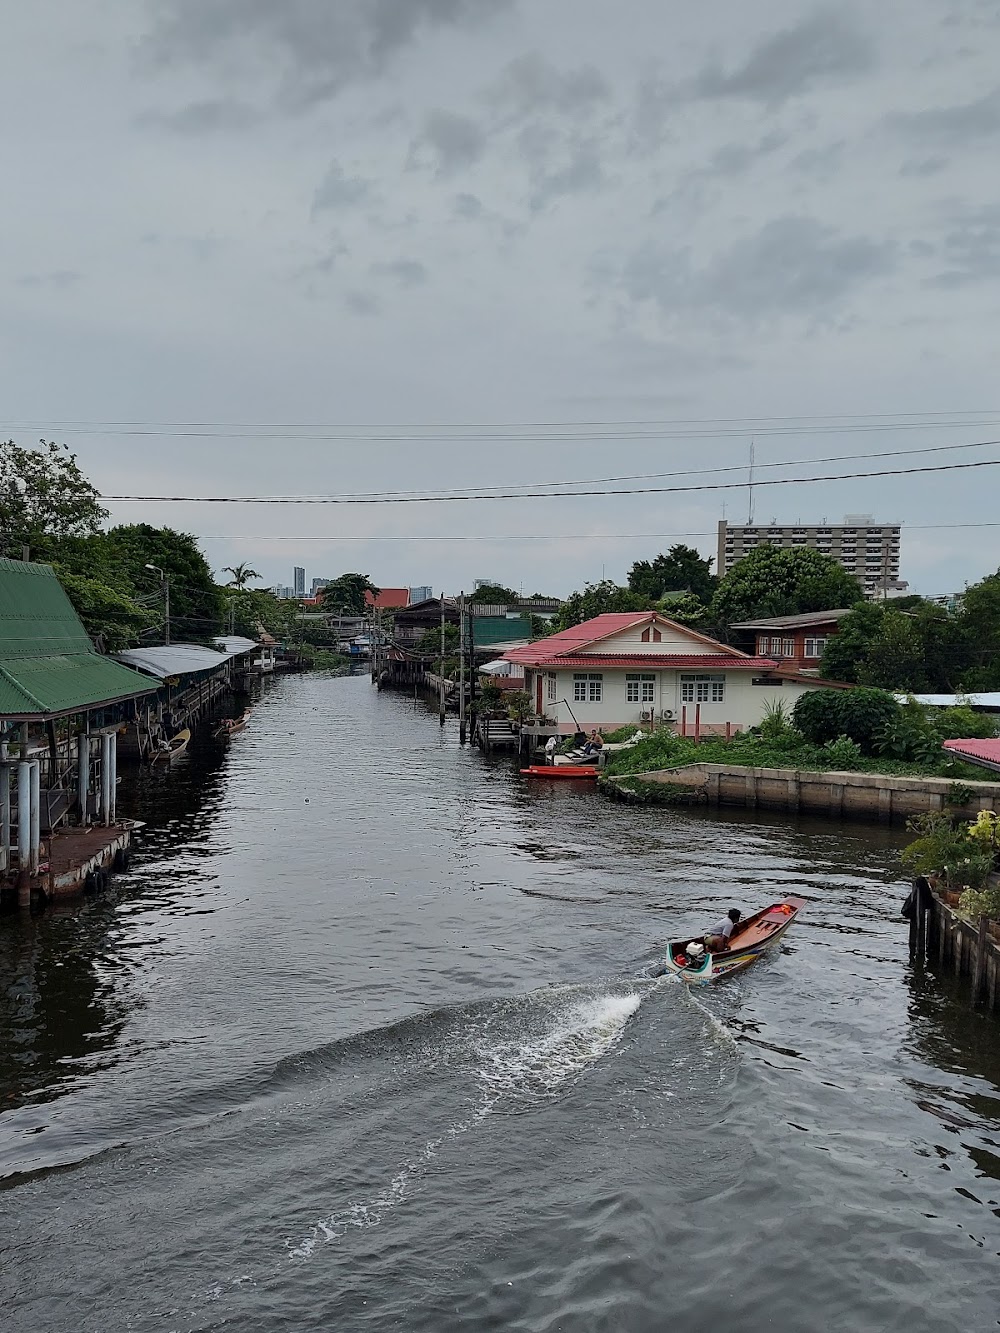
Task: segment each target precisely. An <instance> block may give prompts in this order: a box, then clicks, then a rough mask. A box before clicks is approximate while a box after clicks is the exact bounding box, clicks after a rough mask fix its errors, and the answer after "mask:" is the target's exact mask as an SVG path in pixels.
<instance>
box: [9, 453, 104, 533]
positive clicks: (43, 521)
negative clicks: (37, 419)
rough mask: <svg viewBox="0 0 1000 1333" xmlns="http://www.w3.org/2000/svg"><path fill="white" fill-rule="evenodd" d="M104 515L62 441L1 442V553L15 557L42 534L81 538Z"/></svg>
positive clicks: (95, 527)
mask: <svg viewBox="0 0 1000 1333" xmlns="http://www.w3.org/2000/svg"><path fill="white" fill-rule="evenodd" d="M107 516H108V512H107V510H106V509H103V508H102V507H101V503H100V495H99V493H98V491H97V489H96V487H95V486H93V485H92V483H91V482H89V481H88V480H87V478H86V477H85V476H84V474H83V473H82V472H81V470H80V468H79V467H78V466H77V461H76V455H75V454H71V453H70V452H69V450H68V449H67V448H66V447H65V446H64V445H59V444H53V443H46V442H45V440H41V441H40V442H39V447H38V448H37V449H24V448H22V447H21V446H20V445H17V444H15V443H14V441H13V440H7V441H4V442H0V555H8V556H14V557H17V556H20V554H21V551H22V548H23V547H25V546H27V547H28V548H29V551H30V550H32V549H33V548H34V547H35V546H37V545H38V544H39V543H40V542H42V541H43V540H44V539H45V538H47V537H48V538H54V537H86V536H89V535H90V534H92V533H96V532H98V531H99V530H100V526H101V523H102V522H103V521H104V519H106V518H107Z"/></svg>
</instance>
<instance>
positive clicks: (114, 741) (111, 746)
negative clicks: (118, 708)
mask: <svg viewBox="0 0 1000 1333" xmlns="http://www.w3.org/2000/svg"><path fill="white" fill-rule="evenodd" d="M108 758H109V759H110V761H111V781H110V783H109V787H110V793H111V794H110V797H109V799H108V823H109V824H114V823H115V822H116V819H117V804H118V733H117V731H113V732H112V733H111V735H110V736H109V737H108Z"/></svg>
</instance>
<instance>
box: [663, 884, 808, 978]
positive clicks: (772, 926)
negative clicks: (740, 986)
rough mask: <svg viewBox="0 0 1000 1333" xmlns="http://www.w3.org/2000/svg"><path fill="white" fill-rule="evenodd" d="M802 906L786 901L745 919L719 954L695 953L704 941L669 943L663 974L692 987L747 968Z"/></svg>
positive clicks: (796, 901) (792, 899) (801, 902)
mask: <svg viewBox="0 0 1000 1333" xmlns="http://www.w3.org/2000/svg"><path fill="white" fill-rule="evenodd" d="M805 905H806V899H805V898H795V897H788V898H785V899H783V900H782V901H781V902H780V903H772V904H771V906H770V907H765V908H763V909H762V910H761V911H759V912H754V914H753V915H752V916H748V917H745V918H744V919H743V920H742V921H741V922H740V923H739V924H738V925H737V926H736V927H735V929H734V930H733V933H732V935H731V936H730V938H729V948H728V949H726V950H725V952H723V953H709V952H708V950H707V949H703V951H702V952H700V953H699V952H698V946H701V945H703V938H704V937H700V936H695V937H693V938H688V939H683V940H671V942H670V944H669V945H668V946H667V956H666V958H665V959H664V960H663V971H664V972H673V973H674V974H675V975H676V976H679V977H682V978H683V979H684V980H685V981H688V982H690V983H691V984H692V985H703V984H705V983H706V982H709V981H717V980H718V979H719V978H720V977H728V976H729V975H730V974H731V973H733V972H738V971H740V970H741V969H742V968H744V967H749V965H750V964H751V963H753V962H755V961H756V960H757V959H758V958H759V957H760V956H761V954H762V953H763V952H764V951H765V949H769V948H770V947H771V945H772V944H774V942H775V941H776V940H778V939H780V938H781V936H782V935H784V933H785V931H786V930H787V929H788V927H789V926H790V925H791V924H792V922H793V921H794V920H795V918H796V917H797V916H798V914H799V911H800V910H801V909H802V908H803V907H805ZM688 945H693V946H695V948H694V951H693V953H689V952H688ZM661 975H662V974H661Z"/></svg>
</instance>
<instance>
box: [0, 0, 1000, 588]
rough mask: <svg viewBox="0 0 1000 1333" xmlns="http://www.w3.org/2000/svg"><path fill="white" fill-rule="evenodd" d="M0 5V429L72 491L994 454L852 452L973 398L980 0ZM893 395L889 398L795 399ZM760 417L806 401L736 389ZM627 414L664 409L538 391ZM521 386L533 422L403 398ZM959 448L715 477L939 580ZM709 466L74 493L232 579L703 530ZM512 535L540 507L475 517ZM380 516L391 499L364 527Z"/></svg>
mask: <svg viewBox="0 0 1000 1333" xmlns="http://www.w3.org/2000/svg"><path fill="white" fill-rule="evenodd" d="M2 11H3V34H4V38H3V41H4V52H5V60H4V80H3V83H2V85H0V107H2V113H3V118H4V123H5V125H6V126H7V127H8V132H7V134H5V135H4V137H3V144H2V147H0V163H2V177H0V179H2V181H3V185H4V191H3V193H4V219H3V228H4V244H3V246H2V247H0V290H2V292H3V296H4V303H3V304H4V315H5V318H4V319H3V320H2V322H0V401H2V403H3V404H4V408H5V412H6V415H7V422H6V423H0V429H4V430H5V431H6V433H8V434H10V435H13V436H14V437H15V438H16V439H18V440H19V441H20V442H22V443H30V442H32V441H33V440H34V439H36V438H38V437H39V436H40V435H43V434H44V435H45V436H46V437H50V438H55V439H61V440H65V441H66V442H67V443H69V444H70V445H71V446H72V447H73V448H74V449H76V450H77V452H78V454H79V456H80V461H81V463H82V465H83V467H84V468H85V470H86V471H87V472H88V473H89V474H90V476H91V477H92V478H93V479H94V480H95V482H96V483H97V484H98V485H99V486H100V488H101V490H102V491H103V492H105V493H107V494H139V495H147V494H180V495H199V494H200V495H230V494H232V495H289V494H302V493H307V492H317V493H323V494H332V493H342V492H345V491H352V492H371V491H377V490H407V489H413V488H416V487H431V488H437V489H443V488H461V487H465V486H500V485H507V484H509V485H511V486H519V485H523V484H524V483H546V482H556V481H560V480H566V479H585V478H603V477H611V476H621V475H624V474H644V473H645V474H650V473H662V472H669V471H677V470H686V469H696V468H722V467H726V466H730V465H733V464H737V463H740V464H742V463H744V462H745V460H746V459H747V455H748V448H749V444H750V439H751V437H752V436H754V437H755V439H756V456H757V459H758V462H759V463H761V464H766V463H768V462H775V461H780V460H787V459H793V460H801V459H806V460H808V459H822V458H830V457H837V456H839V455H846V454H858V455H862V457H861V458H859V459H856V460H854V461H853V462H847V463H838V464H819V465H815V466H812V465H810V466H805V467H799V468H798V469H794V468H793V469H785V470H784V471H782V470H780V469H772V470H771V471H770V475H771V476H780V475H808V474H809V472H810V471H813V472H816V473H824V472H826V473H829V472H835V473H836V472H844V471H853V470H864V471H870V470H873V469H875V468H877V467H880V466H888V467H894V466H895V467H917V466H921V465H924V466H926V465H929V464H934V463H938V462H950V463H954V462H960V461H971V460H973V459H982V458H998V459H1000V447H997V448H992V449H978V450H976V449H970V450H961V451H952V452H949V453H944V454H914V455H907V456H903V457H900V458H896V459H886V460H875V459H873V458H871V455H872V454H874V453H878V452H882V451H886V450H900V449H927V448H929V447H931V446H934V445H954V444H963V443H970V442H975V441H982V440H990V439H992V438H994V437H1000V385H998V374H997V369H998V348H1000V339H998V324H997V314H998V309H997V307H998V297H1000V183H998V181H1000V177H998V172H997V154H998V147H1000V0H882V3H880V4H878V5H872V4H866V5H861V4H856V5H852V4H849V3H843V2H841V3H838V4H837V5H836V6H828V7H823V6H820V7H813V6H811V5H810V4H807V3H803V2H802V0H757V3H754V4H748V3H746V0H703V3H700V4H697V5H693V4H690V3H682V2H681V0H617V3H615V4H609V3H607V0H281V2H280V3H278V2H277V0H32V2H31V3H30V4H16V3H14V0H5V3H3V4H2ZM14 126H16V134H12V133H11V132H10V131H11V127H14ZM892 413H910V414H916V415H917V416H918V417H919V418H920V420H919V424H920V425H921V427H922V428H921V429H909V430H902V429H898V430H896V429H894V430H878V431H871V432H869V431H857V430H851V431H847V430H844V429H837V427H841V428H842V427H844V426H845V425H846V424H847V423H845V422H843V421H841V422H836V421H833V422H831V421H826V422H817V421H816V418H819V417H829V416H832V415H842V414H857V415H858V416H859V417H864V418H869V417H872V416H874V415H876V414H878V415H883V414H892ZM931 413H942V414H946V415H945V416H944V417H942V418H941V420H940V424H938V425H936V426H934V427H933V428H930V429H928V428H926V426H927V422H928V419H929V418H928V415H927V414H931ZM961 413H979V416H978V418H977V419H976V420H975V422H974V423H973V422H971V421H970V422H969V423H966V422H963V421H960V420H959V414H961ZM778 417H801V418H809V419H810V421H811V422H812V425H813V426H816V425H817V424H818V425H823V426H824V430H825V431H826V432H827V433H816V432H815V431H814V430H809V431H807V430H804V429H802V428H801V427H795V428H794V429H791V430H788V431H786V432H785V433H774V432H775V427H774V425H773V424H772V425H771V426H766V425H762V424H757V425H756V426H755V425H754V424H753V422H752V420H751V419H757V418H778ZM722 418H725V419H729V420H731V421H732V423H733V424H732V425H730V426H726V427H724V428H723V427H720V426H718V425H709V426H706V425H699V426H694V425H690V424H677V423H680V422H683V423H691V422H706V421H710V422H717V421H718V419H722ZM629 421H645V422H654V423H668V422H669V423H673V424H670V425H667V426H663V427H662V428H659V427H657V426H644V427H635V426H629V427H622V426H611V427H608V428H601V429H598V430H592V429H591V430H589V432H588V431H583V430H580V429H579V428H577V429H576V430H574V428H573V426H572V424H570V423H578V422H610V423H620V422H629ZM70 422H75V423H81V424H80V425H78V426H76V427H74V428H70V427H68V426H67V425H66V424H65V423H70ZM537 422H550V423H565V424H562V425H560V426H558V427H553V428H550V431H549V432H548V433H549V434H550V435H553V434H556V435H558V436H560V438H549V439H546V440H541V439H530V438H525V437H526V436H528V435H530V434H532V433H534V434H539V433H544V432H538V431H531V430H525V428H524V427H523V425H521V426H519V427H518V429H514V430H507V431H503V430H500V431H496V432H493V433H495V434H499V435H500V436H504V435H506V436H507V437H508V438H499V439H493V440H489V439H486V438H483V437H484V435H486V434H489V433H490V432H487V431H484V430H482V429H476V430H469V429H464V430H452V431H443V430H441V429H433V430H426V429H425V430H423V431H420V430H415V429H413V427H414V426H416V425H424V426H433V427H440V425H441V424H442V423H476V424H477V426H489V425H491V424H494V423H537ZM84 423H98V425H99V426H100V428H98V426H97V425H95V426H92V427H90V428H87V427H86V426H85V425H84ZM112 423H137V425H136V426H135V427H129V429H137V430H140V431H145V432H148V431H149V430H150V429H151V428H153V427H160V428H161V430H162V429H163V427H164V426H165V424H167V423H212V425H213V427H214V429H212V430H209V431H208V432H207V434H209V435H214V436H215V438H204V437H203V435H191V434H182V433H179V432H176V431H175V433H173V434H167V433H163V434H156V433H138V434H136V433H132V434H124V433H116V432H120V431H121V429H122V428H121V427H119V426H115V425H114V424H112ZM227 423H228V424H229V426H230V429H228V430H226V432H225V433H224V434H222V433H220V431H219V429H218V428H219V427H220V426H225V425H226V424H227ZM267 423H279V424H278V426H277V427H274V426H271V428H270V429H268V426H267ZM290 423H301V427H300V428H296V429H292V428H291V426H290ZM857 424H876V423H873V422H870V421H867V420H866V421H864V422H861V423H857ZM878 424H885V423H878ZM793 425H794V423H793ZM234 426H235V427H236V428H235V429H233V428H232V427H234ZM344 426H347V427H348V429H343V428H342V427H344ZM306 427H308V428H306ZM350 427H354V429H353V430H352V429H350ZM364 427H367V428H368V429H363V428H364ZM386 427H388V429H387V428H386ZM240 428H243V429H242V430H241V429H240ZM723 430H725V431H727V432H731V433H728V434H726V433H721V432H722V431H723ZM706 431H710V432H713V431H714V432H715V433H714V434H712V433H709V434H705V433H704V432H706ZM587 433H591V434H596V435H599V436H602V437H603V438H598V439H594V438H591V439H580V438H573V437H574V436H579V435H581V434H587ZM323 435H326V436H341V437H345V436H346V437H347V438H340V439H322V438H315V437H317V436H323ZM393 435H394V436H396V437H399V436H403V437H407V436H408V437H413V436H424V437H426V438H423V439H413V438H395V439H386V438H380V437H385V436H393ZM442 435H452V436H454V437H459V436H463V435H464V436H465V437H466V438H451V439H444V440H442V439H441V438H440V437H441V436H442ZM512 435H513V436H517V437H518V438H514V439H511V438H509V437H510V436H512ZM636 435H647V436H648V438H645V439H636V438H630V437H632V436H636ZM253 436H256V437H257V438H253ZM310 436H311V437H313V438H308V437H310ZM352 436H354V437H358V436H360V437H367V438H363V439H362V440H361V442H357V441H356V439H352V438H351V437H352ZM435 436H436V437H437V438H434V437H435ZM759 475H760V476H762V477H763V476H765V475H768V474H767V472H761V473H759ZM731 479H733V474H713V475H712V476H709V477H706V478H705V480H710V481H719V480H731ZM736 479H739V474H737V476H736ZM698 481H699V478H698V477H694V476H692V477H687V478H682V479H678V484H688V485H690V484H695V483H697V482H698ZM634 484H636V485H642V484H644V483H641V482H638V483H634ZM646 484H649V485H653V486H667V485H670V484H671V483H670V482H669V481H666V480H660V481H652V482H649V483H646ZM998 490H1000V468H980V469H972V470H958V471H953V472H951V473H939V474H934V473H931V474H924V475H914V476H909V477H905V476H904V477H895V478H886V479H882V480H877V481H871V480H869V481H837V482H826V483H822V484H817V485H811V486H800V487H791V486H785V487H774V488H770V489H763V488H762V489H761V490H760V491H759V492H758V498H757V501H756V515H757V517H758V518H759V519H762V520H765V521H766V520H769V519H770V518H772V517H774V518H776V519H778V520H784V521H792V520H796V519H800V518H801V519H802V520H803V521H808V520H812V521H817V520H820V519H824V518H826V519H829V520H830V521H837V520H839V519H841V518H842V517H843V515H844V514H845V513H847V512H871V513H873V514H874V515H875V517H876V518H877V519H879V520H882V521H896V522H903V523H904V524H909V525H913V526H912V528H910V529H909V530H908V531H907V530H906V529H904V539H903V548H902V551H903V571H902V572H903V576H904V577H906V578H908V579H909V580H910V583H911V586H912V587H913V588H914V589H915V590H917V591H921V592H926V593H943V592H949V591H952V590H953V589H955V588H958V587H961V586H962V584H963V583H965V582H966V581H969V580H973V579H976V578H979V577H981V576H982V575H983V574H985V573H987V572H993V571H995V570H996V568H997V566H998V565H1000V528H988V527H985V528H974V529H965V530H963V529H958V528H949V527H932V526H929V525H937V524H954V523H960V522H965V523H976V522H979V523H987V522H990V521H991V520H995V519H996V518H997V517H998V515H997V506H996V504H995V501H994V497H995V496H996V495H997V494H998ZM724 503H725V504H726V505H727V510H726V512H727V513H728V515H729V517H730V518H731V519H737V520H743V519H745V517H746V508H747V496H746V491H745V490H744V491H738V490H737V491H719V492H705V493H700V494H699V493H685V494H675V495H670V494H659V495H645V496H643V495H638V496H619V497H606V498H588V499H575V500H571V499H561V500H560V499H546V500H529V499H525V500H520V501H512V502H511V501H507V502H498V501H491V502H479V503H471V502H465V503H452V504H446V505H399V506H391V507H390V506H365V507H346V506H336V507H330V508H326V507H319V506H302V507H258V506H246V507H235V506H219V505H212V506H208V505H165V504H160V505H152V504H126V503H120V504H119V503H116V504H114V505H113V506H112V512H113V516H114V518H115V520H117V521H140V520H142V521H147V522H153V523H161V522H167V523H171V524H172V525H173V526H176V527H181V528H184V529H185V530H188V531H191V532H194V533H196V534H198V535H199V536H204V537H206V538H211V540H206V542H205V550H206V552H207V553H208V555H209V558H210V560H211V562H212V564H213V566H214V567H215V568H216V569H221V567H222V566H224V565H227V564H231V563H234V562H235V561H237V560H248V561H249V562H251V563H252V564H253V565H254V566H255V568H257V569H258V570H260V571H261V573H262V574H263V575H264V576H265V579H266V581H267V582H268V583H273V582H280V583H290V582H291V567H292V565H293V564H305V565H306V567H307V569H308V572H309V577H310V578H311V577H312V576H313V575H336V574H338V573H340V572H342V571H344V570H349V569H361V570H363V571H366V572H369V573H370V574H371V575H372V577H373V578H374V579H375V581H376V582H377V583H380V584H382V585H383V586H390V585H399V584H423V583H431V584H433V585H434V586H435V588H438V589H439V588H441V587H442V585H443V586H444V587H445V589H446V590H447V591H457V590H458V589H459V588H460V587H463V586H464V587H466V588H468V587H470V586H471V582H472V579H473V578H475V577H494V578H497V579H499V580H501V581H503V582H506V583H509V584H512V585H514V586H515V587H523V589H524V591H525V592H533V591H543V592H558V593H565V592H567V591H569V590H570V589H571V588H573V587H576V586H581V585H582V584H583V583H584V582H585V581H588V580H593V579H597V578H600V577H601V575H602V573H606V574H607V576H608V577H615V578H619V579H620V578H623V577H624V574H625V571H626V569H627V568H628V566H629V564H631V562H632V560H634V559H636V558H648V557H650V556H652V555H655V554H656V552H657V550H659V549H662V548H664V547H665V546H666V545H668V544H669V543H670V542H671V541H673V540H677V539H682V538H679V537H678V536H675V534H702V535H698V536H691V537H688V538H684V539H687V540H689V541H690V543H691V544H692V545H696V546H698V547H699V548H700V549H701V550H703V551H704V552H705V553H706V554H708V553H711V552H714V549H715V539H714V531H715V525H716V523H717V521H718V519H719V517H721V516H722V506H723V504H724ZM918 525H922V526H918ZM515 534H521V535H522V536H523V537H535V538H537V537H544V538H545V540H518V541H515V540H480V539H482V538H484V537H486V538H492V537H496V536H500V537H503V536H510V537H511V538H512V537H513V536H514V535H515ZM618 534H638V535H634V536H623V535H618ZM446 535H447V536H450V537H458V536H460V537H467V538H473V539H476V540H474V541H466V542H454V541H453V542H444V541H441V540H440V539H441V538H442V537H443V536H446ZM220 536H230V537H232V538H236V537H239V538H245V539H241V540H235V539H232V540H225V541H223V540H216V538H218V537H220ZM401 536H405V537H419V538H423V539H424V540H420V541H412V542H402V541H387V540H379V539H384V538H388V537H401ZM347 537H350V538H361V539H363V540H354V541H349V542H348V541H344V540H334V539H335V538H337V539H343V538H347ZM311 538H319V539H321V540H307V539H311ZM288 539H292V540H288Z"/></svg>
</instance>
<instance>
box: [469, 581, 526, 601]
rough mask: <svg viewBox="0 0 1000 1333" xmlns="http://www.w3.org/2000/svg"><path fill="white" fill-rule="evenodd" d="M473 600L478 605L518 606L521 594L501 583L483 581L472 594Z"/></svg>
mask: <svg viewBox="0 0 1000 1333" xmlns="http://www.w3.org/2000/svg"><path fill="white" fill-rule="evenodd" d="M471 600H472V601H473V602H475V603H476V604H477V605H478V606H516V605H517V604H518V602H519V601H520V600H521V596H520V593H516V592H515V591H514V590H513V588H505V587H504V586H503V584H501V583H483V584H481V585H480V586H479V587H478V588H477V589H476V591H475V592H474V593H473V594H472V598H471Z"/></svg>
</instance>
